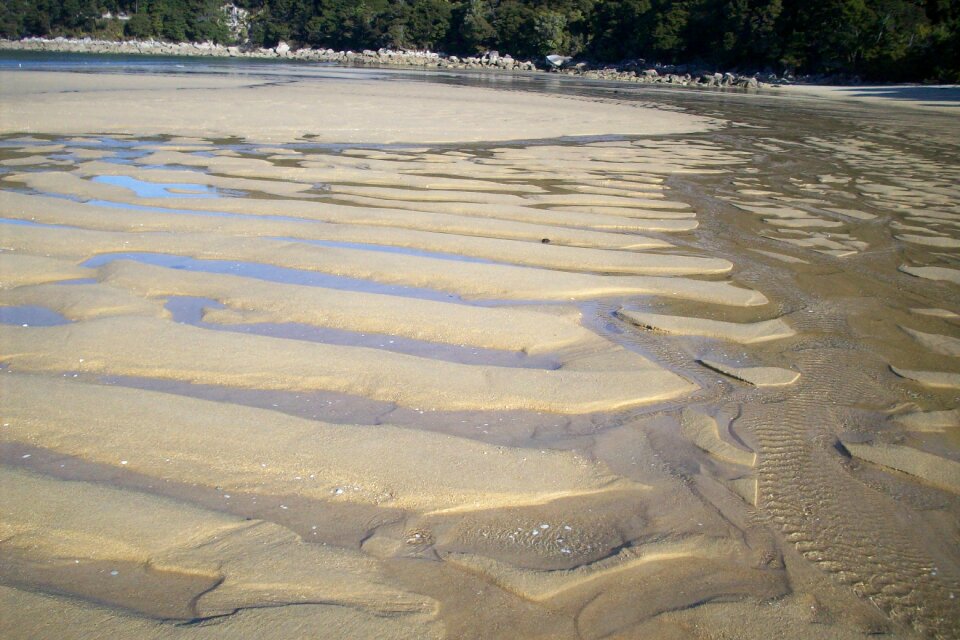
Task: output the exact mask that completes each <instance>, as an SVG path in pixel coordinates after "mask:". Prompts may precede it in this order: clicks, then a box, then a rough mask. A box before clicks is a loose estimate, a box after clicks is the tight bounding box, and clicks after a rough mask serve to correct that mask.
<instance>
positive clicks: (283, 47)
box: [274, 41, 290, 56]
mask: <svg viewBox="0 0 960 640" xmlns="http://www.w3.org/2000/svg"><path fill="white" fill-rule="evenodd" d="M274 52H276V54H277V55H278V56H285V55H287V54H288V53H290V45H288V44H287V43H286V42H283V41H281V42H280V43H279V44H278V45H277V47H276V48H275V49H274Z"/></svg>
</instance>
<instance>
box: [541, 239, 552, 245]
mask: <svg viewBox="0 0 960 640" xmlns="http://www.w3.org/2000/svg"><path fill="white" fill-rule="evenodd" d="M540 242H541V243H543V244H550V238H543V239H542V240H540Z"/></svg>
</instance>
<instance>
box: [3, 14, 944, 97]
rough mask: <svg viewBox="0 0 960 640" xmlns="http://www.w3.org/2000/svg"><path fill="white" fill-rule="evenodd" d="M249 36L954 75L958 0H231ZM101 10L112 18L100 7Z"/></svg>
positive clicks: (172, 25)
mask: <svg viewBox="0 0 960 640" xmlns="http://www.w3.org/2000/svg"><path fill="white" fill-rule="evenodd" d="M235 4H236V5H237V6H239V7H240V8H242V9H245V10H247V11H249V20H248V24H247V25H246V27H247V29H246V36H247V38H248V40H249V43H250V44H252V45H254V46H265V47H272V46H275V45H276V44H277V43H278V42H280V41H285V42H288V43H291V44H293V45H304V46H312V47H326V48H333V49H364V48H372V49H376V48H379V47H391V48H418V49H433V50H440V51H444V52H446V53H450V54H474V53H478V52H481V51H485V50H488V49H495V50H499V51H502V52H505V53H506V52H509V53H511V54H513V55H514V56H517V57H535V56H541V55H544V54H548V53H560V54H564V55H574V56H576V55H580V56H583V57H586V58H589V59H592V60H597V61H607V62H617V61H620V60H624V59H635V58H645V59H647V60H651V61H652V60H656V61H660V62H673V63H676V62H691V63H702V64H705V65H712V66H719V67H724V68H738V69H741V70H748V69H749V70H764V69H770V70H773V71H784V70H791V71H794V72H797V73H806V74H816V73H825V74H856V75H860V76H863V77H865V78H868V79H876V80H934V79H935V80H941V81H951V82H957V81H960V0H816V1H810V0H549V1H548V0H235ZM108 14H109V15H108ZM59 35H63V36H85V35H93V36H98V37H106V38H113V39H119V38H140V39H142V38H162V39H165V40H171V41H195V42H198V41H213V42H218V43H230V42H232V41H234V40H235V39H236V36H235V35H234V34H232V33H231V30H230V29H229V28H228V25H227V12H225V11H224V9H223V7H222V0H4V2H3V3H0V36H3V37H7V38H22V37H26V36H59Z"/></svg>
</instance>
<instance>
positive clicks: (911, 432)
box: [0, 66, 960, 640]
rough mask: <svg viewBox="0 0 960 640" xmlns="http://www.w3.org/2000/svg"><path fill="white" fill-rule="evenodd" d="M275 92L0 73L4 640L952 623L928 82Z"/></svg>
mask: <svg viewBox="0 0 960 640" xmlns="http://www.w3.org/2000/svg"><path fill="white" fill-rule="evenodd" d="M198 68H199V67H198ZM272 73H273V75H271V73H270V72H268V71H267V70H264V69H262V68H256V69H255V70H254V71H249V72H242V73H236V74H220V73H212V72H195V73H193V72H186V71H185V72H182V73H153V74H134V73H113V72H110V73H108V72H100V73H96V72H95V73H74V72H66V71H63V70H57V69H53V70H49V71H17V70H4V71H0V399H2V402H0V405H2V409H0V414H2V416H0V417H2V423H0V424H2V427H0V636H2V637H4V638H11V639H19V638H24V639H26V638H42V637H54V636H55V637H58V638H76V639H78V640H79V639H88V638H101V637H107V636H110V637H115V638H156V639H157V640H168V639H175V640H181V639H184V640H186V639H194V638H196V639H205V638H227V637H244V638H247V637H259V638H268V639H269V638H314V637H322V638H327V639H330V638H344V639H347V638H351V639H353V638H374V637H375V638H411V639H412V638H438V639H439V638H458V639H465V638H477V639H481V638H482V639H485V640H486V639H491V638H504V639H506V638H551V639H554V638H571V639H573V638H577V639H583V638H591V639H593V638H597V639H599V638H624V639H626V638H646V637H652V638H666V639H669V638H704V639H707V638H709V639H713V638H718V639H719V638H730V637H736V638H758V639H759V638H771V637H775V638H797V639H800V638H810V637H832V638H839V639H852V638H866V637H868V636H869V637H874V636H877V635H880V636H882V637H896V638H922V637H936V638H950V637H956V634H958V633H960V615H958V613H957V611H958V609H957V605H956V598H957V596H960V554H958V549H960V545H958V544H957V543H958V542H960V525H958V523H960V500H958V495H960V429H958V427H960V418H958V413H957V411H958V407H960V396H958V389H960V363H958V361H957V358H958V357H960V324H958V320H960V296H958V291H957V285H958V282H960V275H958V274H960V268H958V266H957V258H958V254H957V251H958V250H960V205H958V204H957V203H958V201H960V188H958V186H957V185H958V184H960V136H958V135H957V130H956V128H952V127H951V126H950V118H951V117H952V113H953V112H952V111H950V109H951V108H954V107H953V106H952V105H953V104H954V103H953V102H950V101H949V100H946V101H944V100H940V98H938V97H931V96H930V95H927V94H923V95H919V94H916V95H910V96H908V95H907V94H906V93H904V94H903V97H904V100H909V101H910V104H911V105H915V106H916V105H919V108H911V109H901V108H900V106H890V107H888V106H886V105H887V102H886V101H889V100H890V98H889V97H885V96H879V94H876V95H875V94H874V93H872V92H871V91H863V92H861V95H859V97H857V96H854V97H853V98H849V97H844V98H842V99H840V101H838V102H834V96H837V95H838V91H831V92H828V93H816V94H815V95H814V94H812V93H810V94H806V95H809V96H813V98H810V97H808V98H792V97H791V96H792V95H793V92H794V89H790V90H786V91H784V92H781V93H779V94H776V95H773V94H763V95H761V96H755V95H747V94H741V95H737V96H722V95H719V94H710V93H708V92H700V93H695V92H684V91H679V90H678V91H676V92H675V93H669V92H663V91H662V90H658V91H657V92H653V93H643V90H642V89H631V90H629V91H627V90H626V89H623V90H622V91H621V90H620V89H618V93H613V92H612V91H608V90H606V89H604V86H603V85H583V84H570V85H569V86H567V85H561V86H559V87H555V86H552V85H550V86H545V87H539V85H536V86H528V87H527V86H525V87H518V86H514V85H508V86H505V87H501V88H494V87H492V86H490V83H485V82H480V81H477V82H470V81H467V80H463V81H450V78H446V77H444V78H443V79H441V80H437V81H431V80H429V79H427V78H425V77H424V76H422V75H417V74H411V75H409V76H406V75H404V74H393V75H391V76H389V77H385V78H384V77H379V76H377V75H376V73H375V72H372V71H371V72H366V71H358V70H353V71H351V72H349V73H335V72H331V73H330V74H328V75H326V76H323V75H322V74H321V75H320V76H311V77H305V76H304V75H303V74H298V73H297V72H296V69H295V68H293V67H290V68H287V67H284V66H277V67H276V69H275V70H274V71H273V72H272ZM545 82H546V81H545ZM565 87H566V88H565ZM796 91H797V92H798V93H801V92H802V91H801V90H799V89H798V90H796ZM839 93H844V92H839ZM937 95H938V96H940V95H941V94H937ZM944 95H945V94H944ZM951 95H952V94H951ZM814 98H815V99H814ZM851 99H853V100H859V99H864V100H868V102H867V103H864V105H865V106H864V107H863V108H864V109H866V110H865V111H864V112H862V113H860V112H858V111H857V109H858V108H859V107H860V106H862V105H860V103H857V102H853V103H851V102H849V100H851ZM950 99H951V100H952V99H953V98H950ZM835 104H843V105H846V106H845V107H844V108H843V109H840V110H838V111H834V107H833V106H832V105H835ZM927 104H932V105H933V106H926V107H924V106H923V105H927ZM822 105H826V106H822ZM851 105H853V106H851ZM903 114H907V115H903ZM953 122H954V124H955V119H954V120H953ZM854 125H857V126H854ZM951 129H952V130H951Z"/></svg>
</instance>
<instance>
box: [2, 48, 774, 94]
mask: <svg viewBox="0 0 960 640" xmlns="http://www.w3.org/2000/svg"><path fill="white" fill-rule="evenodd" d="M0 51H29V52H50V53H87V54H102V55H145V56H190V57H209V58H245V59H252V60H284V61H290V62H317V63H335V64H342V65H348V66H360V67H400V68H418V69H438V70H444V71H462V70H480V71H493V72H500V73H534V72H541V73H560V74H562V75H568V76H576V77H582V78H587V79H595V80H607V81H613V82H634V83H639V84H667V85H673V86H687V87H714V88H725V89H756V88H759V87H765V86H770V85H771V82H773V83H776V84H779V83H781V82H783V80H782V79H775V78H773V77H772V76H771V77H768V79H767V81H761V80H759V79H758V77H757V76H758V75H759V74H753V75H748V74H743V75H738V74H734V73H731V72H729V71H728V72H710V71H707V70H703V69H698V70H692V69H693V67H692V66H691V65H663V64H659V63H656V64H645V63H643V61H630V62H621V63H617V64H612V63H611V64H600V63H586V62H579V63H576V64H571V65H570V66H564V67H560V68H556V69H551V68H546V67H545V65H543V64H538V63H536V62H534V61H532V60H518V59H515V58H513V57H512V56H510V55H509V54H504V55H500V54H499V53H496V52H488V53H485V54H482V55H477V56H469V57H460V56H454V55H446V54H442V53H437V52H433V51H410V50H393V49H383V48H381V49H378V50H376V51H374V50H372V49H364V50H362V51H335V50H333V49H312V48H310V47H302V48H299V49H293V48H291V47H290V46H289V45H287V44H286V43H284V42H281V43H280V44H279V45H277V46H276V47H275V48H273V49H266V48H253V49H251V48H247V47H241V46H227V45H220V44H214V43H211V42H201V43H196V42H179V43H176V42H163V41H159V40H125V41H112V40H95V39H93V38H89V37H88V38H80V39H71V38H63V37H58V38H24V39H22V40H6V39H0Z"/></svg>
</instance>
